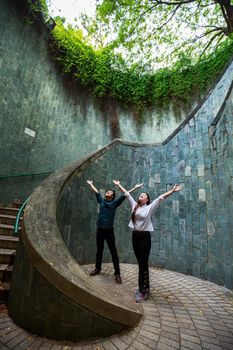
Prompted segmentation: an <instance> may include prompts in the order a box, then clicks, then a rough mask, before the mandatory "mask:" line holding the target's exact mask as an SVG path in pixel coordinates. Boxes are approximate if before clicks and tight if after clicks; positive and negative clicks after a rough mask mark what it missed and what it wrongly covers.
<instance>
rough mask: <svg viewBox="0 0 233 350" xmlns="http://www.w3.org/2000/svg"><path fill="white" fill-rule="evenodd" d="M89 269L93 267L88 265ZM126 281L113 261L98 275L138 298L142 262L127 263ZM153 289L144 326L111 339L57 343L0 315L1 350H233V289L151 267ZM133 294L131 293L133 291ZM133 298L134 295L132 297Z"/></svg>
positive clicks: (118, 293) (124, 266) (120, 295)
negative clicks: (116, 272) (118, 280)
mask: <svg viewBox="0 0 233 350" xmlns="http://www.w3.org/2000/svg"><path fill="white" fill-rule="evenodd" d="M83 269H84V270H86V271H87V272H88V271H89V270H90V269H91V266H83ZM121 274H122V279H123V283H122V285H117V284H116V282H115V280H114V276H113V268H112V264H104V265H103V269H102V271H101V274H100V275H98V276H94V277H92V278H95V279H96V280H97V281H99V283H103V284H104V285H105V287H106V288H111V289H112V290H113V291H116V297H117V298H124V291H125V290H127V291H130V292H131V295H132V299H131V301H132V302H134V292H135V289H136V288H137V265H132V264H121ZM150 286H151V292H150V296H149V298H148V299H147V300H146V301H144V303H143V304H142V305H143V309H144V316H143V318H142V320H141V322H140V323H139V324H138V326H137V327H136V328H134V329H132V330H129V331H127V332H124V333H121V334H118V335H115V336H111V337H109V338H103V339H97V340H95V341H85V342H80V343H70V342H69V343H68V342H57V341H53V340H51V339H45V338H41V337H38V336H35V335H32V334H29V333H28V332H26V331H25V330H23V329H22V328H20V327H18V326H17V325H15V324H14V323H13V321H12V320H11V319H10V318H9V316H8V315H7V312H2V313H1V314H0V350H7V349H17V350H25V349H28V350H29V349H30V350H36V349H40V350H126V349H128V350H148V349H151V350H155V349H156V350H175V349H182V350H185V349H190V350H199V349H200V350H201V349H206V350H222V349H228V350H232V349H233V292H232V291H230V290H228V289H226V288H224V287H220V286H217V285H215V284H214V283H211V282H207V281H202V280H199V279H197V278H194V277H191V276H185V275H182V274H180V273H176V272H171V271H168V270H160V269H156V268H150ZM127 294H128V293H127ZM127 297H128V296H127Z"/></svg>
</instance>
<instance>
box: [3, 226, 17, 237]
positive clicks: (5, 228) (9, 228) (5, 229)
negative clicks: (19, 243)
mask: <svg viewBox="0 0 233 350" xmlns="http://www.w3.org/2000/svg"><path fill="white" fill-rule="evenodd" d="M20 230H21V227H20V226H19V232H20ZM13 233H14V225H9V224H0V235H8V236H10V235H12V234H13Z"/></svg>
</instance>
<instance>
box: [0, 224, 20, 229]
mask: <svg viewBox="0 0 233 350" xmlns="http://www.w3.org/2000/svg"><path fill="white" fill-rule="evenodd" d="M0 228H9V229H13V228H14V225H9V224H0ZM20 229H21V227H20V226H19V230H20Z"/></svg>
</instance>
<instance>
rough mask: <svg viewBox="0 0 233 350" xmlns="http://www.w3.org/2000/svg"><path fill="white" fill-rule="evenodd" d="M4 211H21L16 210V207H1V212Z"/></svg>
mask: <svg viewBox="0 0 233 350" xmlns="http://www.w3.org/2000/svg"><path fill="white" fill-rule="evenodd" d="M1 209H3V210H8V209H9V210H12V211H19V208H14V207H0V210H1Z"/></svg>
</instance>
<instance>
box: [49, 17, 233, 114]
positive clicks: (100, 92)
mask: <svg viewBox="0 0 233 350" xmlns="http://www.w3.org/2000/svg"><path fill="white" fill-rule="evenodd" d="M52 48H53V53H54V54H55V56H56V59H57V60H58V61H59V62H60V64H61V65H62V67H63V71H64V72H65V73H69V74H71V75H72V76H73V78H74V79H76V80H78V81H79V82H81V84H83V85H84V86H86V87H88V88H89V89H90V91H92V92H93V94H94V95H95V96H98V97H101V96H111V97H113V98H116V99H118V100H120V101H121V102H123V103H124V104H125V105H133V106H135V107H136V109H137V110H138V111H142V110H143V109H145V108H147V107H150V106H153V105H157V106H164V105H166V104H168V103H169V102H170V101H173V102H175V103H176V104H181V103H187V102H189V101H190V100H193V99H194V98H195V97H197V98H198V97H200V96H201V95H202V94H203V93H204V92H205V91H206V90H207V88H208V87H209V86H210V84H211V83H212V82H213V81H214V80H215V79H216V77H217V76H218V74H219V73H220V72H221V70H222V69H223V67H224V65H225V64H226V62H227V61H228V60H229V59H230V57H232V54H233V41H230V40H229V41H227V42H224V43H223V44H222V45H219V48H218V49H217V50H216V51H215V52H214V53H213V54H212V55H210V56H209V57H205V58H204V57H203V58H202V59H201V60H199V61H198V62H197V63H196V64H195V65H193V64H192V61H191V59H190V58H189V57H188V56H187V55H184V54H181V55H180V57H179V60H178V61H177V63H176V64H175V65H174V66H173V67H172V68H161V69H159V70H157V71H156V72H154V73H151V71H150V69H148V66H142V65H139V64H133V65H131V66H130V67H129V66H128V64H126V62H125V61H124V60H123V59H122V57H121V55H117V54H113V52H112V50H111V49H110V48H103V49H100V50H94V49H93V48H92V47H91V46H90V45H88V44H87V43H86V42H85V39H84V38H83V34H82V31H80V30H77V29H74V28H72V27H71V26H68V28H65V27H64V25H63V24H62V23H61V22H59V21H58V23H57V25H56V27H55V28H54V30H53V41H52Z"/></svg>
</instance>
